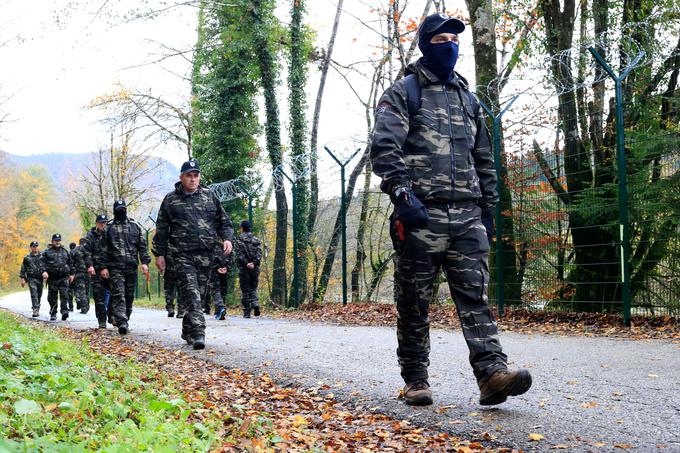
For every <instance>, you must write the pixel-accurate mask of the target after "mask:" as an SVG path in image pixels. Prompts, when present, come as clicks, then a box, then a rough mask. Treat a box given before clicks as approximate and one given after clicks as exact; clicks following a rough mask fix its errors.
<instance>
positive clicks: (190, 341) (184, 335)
mask: <svg viewBox="0 0 680 453" xmlns="http://www.w3.org/2000/svg"><path fill="white" fill-rule="evenodd" d="M182 340H184V341H186V342H187V344H190V345H191V344H194V339H193V338H191V335H189V334H188V333H184V332H182Z"/></svg>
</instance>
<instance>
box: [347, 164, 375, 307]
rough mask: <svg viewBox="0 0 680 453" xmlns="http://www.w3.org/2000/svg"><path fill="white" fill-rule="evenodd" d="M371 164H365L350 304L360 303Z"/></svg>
mask: <svg viewBox="0 0 680 453" xmlns="http://www.w3.org/2000/svg"><path fill="white" fill-rule="evenodd" d="M371 168H372V167H371V163H370V161H369V162H367V163H366V172H365V175H366V177H365V179H364V192H363V193H362V194H361V214H360V215H359V228H358V229H357V256H356V260H355V261H354V268H353V269H352V278H351V281H352V283H351V288H352V303H358V302H360V297H361V288H360V286H361V285H360V282H359V278H360V276H361V268H362V267H363V264H364V260H365V259H366V251H365V250H364V240H365V236H366V219H367V218H368V201H369V199H370V197H371V172H372V170H371Z"/></svg>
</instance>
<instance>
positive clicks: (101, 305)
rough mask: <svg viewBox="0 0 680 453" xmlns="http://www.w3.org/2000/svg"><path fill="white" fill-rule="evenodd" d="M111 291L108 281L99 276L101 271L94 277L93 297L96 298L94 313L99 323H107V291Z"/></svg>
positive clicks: (97, 271)
mask: <svg viewBox="0 0 680 453" xmlns="http://www.w3.org/2000/svg"><path fill="white" fill-rule="evenodd" d="M108 289H109V281H108V279H103V278H102V277H101V275H99V269H97V270H96V273H95V275H94V277H92V295H93V296H94V312H95V314H96V315H97V320H98V321H106V316H107V311H106V291H107V290H108Z"/></svg>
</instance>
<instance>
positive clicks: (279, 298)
mask: <svg viewBox="0 0 680 453" xmlns="http://www.w3.org/2000/svg"><path fill="white" fill-rule="evenodd" d="M263 3H265V2H263V1H262V0H253V2H252V8H251V9H250V13H251V14H252V18H253V25H254V27H253V28H254V32H253V45H254V47H255V49H256V52H257V58H258V66H259V69H260V84H261V85H262V89H263V92H264V102H265V104H264V105H265V114H266V124H265V136H266V142H267V152H268V153H269V161H270V162H271V165H272V169H273V170H274V171H276V169H277V168H278V167H279V166H280V165H282V163H283V152H282V150H281V131H280V122H279V106H278V102H277V100H276V81H277V80H278V75H277V74H276V63H275V61H276V60H275V56H274V50H273V49H272V46H271V45H270V43H269V42H268V38H269V37H270V36H271V35H270V33H269V26H268V21H267V19H266V18H265V17H264V15H265V12H264V11H263V9H264V8H263ZM274 191H275V199H276V243H275V245H274V270H273V273H272V292H271V295H270V296H271V300H272V303H274V304H277V305H284V304H285V302H286V244H287V240H288V201H287V200H286V192H285V188H284V186H283V184H278V185H276V186H275V189H274Z"/></svg>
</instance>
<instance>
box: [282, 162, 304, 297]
mask: <svg viewBox="0 0 680 453" xmlns="http://www.w3.org/2000/svg"><path fill="white" fill-rule="evenodd" d="M278 171H279V172H280V173H281V174H282V175H283V176H285V177H286V179H287V180H288V182H290V184H291V186H292V188H291V192H292V193H293V306H294V307H297V306H299V305H300V291H299V289H300V282H299V281H298V278H299V274H298V266H299V263H298V261H299V260H298V235H297V220H298V219H297V206H296V199H297V184H296V182H295V181H294V180H293V179H292V178H291V177H290V176H288V174H287V173H286V172H285V171H284V170H283V168H280V167H279V168H278Z"/></svg>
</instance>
